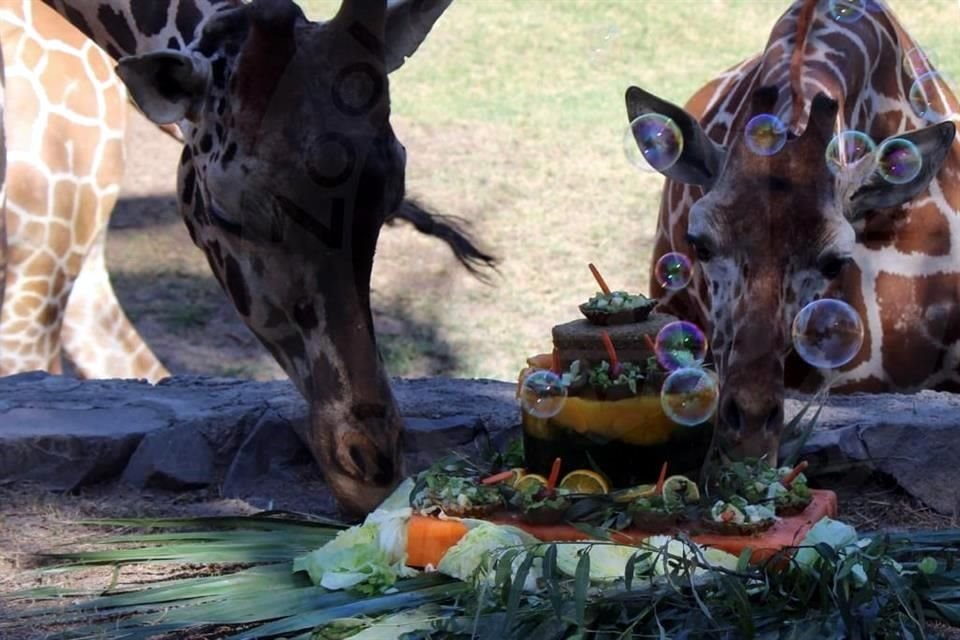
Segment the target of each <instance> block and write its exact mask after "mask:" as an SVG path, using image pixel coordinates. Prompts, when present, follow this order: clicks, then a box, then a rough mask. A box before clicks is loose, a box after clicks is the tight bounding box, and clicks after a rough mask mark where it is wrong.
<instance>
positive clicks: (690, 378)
mask: <svg viewBox="0 0 960 640" xmlns="http://www.w3.org/2000/svg"><path fill="white" fill-rule="evenodd" d="M719 397H720V387H719V385H718V384H717V379H716V378H715V377H714V376H712V375H710V373H709V372H707V371H705V370H703V369H701V368H699V367H683V368H681V369H677V370H676V371H674V372H673V373H671V374H670V375H669V376H667V379H666V380H664V381H663V386H662V387H661V388H660V406H661V407H663V412H664V413H665V414H666V415H667V417H668V418H670V419H671V420H673V421H674V422H676V423H677V424H681V425H683V426H685V427H692V426H694V425H697V424H701V423H703V422H706V421H707V420H709V419H710V417H711V416H712V415H713V413H714V412H715V411H716V410H717V400H718V399H719Z"/></svg>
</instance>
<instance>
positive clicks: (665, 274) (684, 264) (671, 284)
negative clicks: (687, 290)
mask: <svg viewBox="0 0 960 640" xmlns="http://www.w3.org/2000/svg"><path fill="white" fill-rule="evenodd" d="M653 272H654V275H655V276H656V278H657V282H658V283H659V284H660V286H661V287H663V288H664V289H666V290H668V291H679V290H680V289H683V288H684V287H686V286H687V285H688V284H690V278H691V277H693V270H692V268H691V267H690V260H689V258H687V256H685V255H683V254H682V253H676V252H670V253H665V254H663V255H662V256H660V259H659V260H657V264H656V265H655V266H654V268H653Z"/></svg>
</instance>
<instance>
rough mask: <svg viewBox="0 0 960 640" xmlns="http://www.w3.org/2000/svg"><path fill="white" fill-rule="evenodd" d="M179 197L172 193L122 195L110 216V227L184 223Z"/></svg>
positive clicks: (140, 226) (142, 226) (125, 227)
mask: <svg viewBox="0 0 960 640" xmlns="http://www.w3.org/2000/svg"><path fill="white" fill-rule="evenodd" d="M182 224H183V221H182V220H181V218H180V214H179V213H178V212H177V197H176V195H175V194H174V193H173V192H171V193H163V194H157V195H149V196H121V197H120V199H119V200H117V204H116V206H115V207H114V208H113V215H112V216H111V217H110V227H109V228H110V229H130V230H135V229H149V228H153V227H167V226H170V225H182Z"/></svg>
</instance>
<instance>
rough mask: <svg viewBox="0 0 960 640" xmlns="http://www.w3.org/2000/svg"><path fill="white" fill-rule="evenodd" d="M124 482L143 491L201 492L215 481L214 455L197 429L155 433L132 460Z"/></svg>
mask: <svg viewBox="0 0 960 640" xmlns="http://www.w3.org/2000/svg"><path fill="white" fill-rule="evenodd" d="M123 481H124V482H126V483H128V484H132V485H133V486H135V487H138V488H141V489H166V490H169V491H178V490H182V489H199V488H202V487H205V486H207V485H209V484H210V483H211V482H213V481H214V476H213V452H212V451H211V450H210V445H209V444H208V443H207V439H206V438H204V437H203V435H202V434H201V433H200V432H199V431H198V430H196V429H195V428H192V427H176V428H172V429H162V430H159V431H153V432H151V433H148V434H147V435H146V436H144V438H143V440H142V441H141V442H140V446H138V447H137V450H136V451H135V452H134V454H133V456H132V457H131V458H130V462H129V464H127V467H126V469H124V470H123Z"/></svg>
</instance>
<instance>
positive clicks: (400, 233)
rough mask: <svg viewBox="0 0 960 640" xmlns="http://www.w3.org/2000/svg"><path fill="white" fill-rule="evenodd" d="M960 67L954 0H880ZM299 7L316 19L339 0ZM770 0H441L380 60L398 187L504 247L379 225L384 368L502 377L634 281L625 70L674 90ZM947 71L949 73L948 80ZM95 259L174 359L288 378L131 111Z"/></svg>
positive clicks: (158, 346) (761, 31)
mask: <svg viewBox="0 0 960 640" xmlns="http://www.w3.org/2000/svg"><path fill="white" fill-rule="evenodd" d="M888 3H889V4H890V6H891V7H892V8H893V10H894V12H895V13H896V14H897V15H898V16H899V18H900V20H901V22H902V23H903V24H904V25H905V26H906V28H907V29H908V31H910V32H911V33H912V35H913V36H914V38H915V39H917V40H918V41H919V42H920V44H921V45H922V46H923V47H924V48H925V49H927V50H928V51H929V52H932V57H933V59H934V61H935V63H936V64H937V66H938V67H939V68H940V70H941V71H943V72H944V73H945V74H947V75H948V76H949V77H951V78H953V79H956V78H958V77H960V37H958V36H957V33H958V29H960V1H958V0H924V1H923V2H917V1H916V0H888ZM300 4H301V6H303V8H304V9H305V11H307V12H308V13H309V14H310V15H311V17H313V18H315V19H322V18H325V17H327V16H329V15H331V14H332V13H333V12H334V11H335V10H336V7H337V6H338V4H339V3H338V2H337V1H336V0H306V1H301V3H300ZM788 5H789V2H786V1H782V2H781V1H778V0H623V1H620V0H455V2H454V3H453V5H452V6H451V8H450V9H448V10H447V12H446V14H445V15H444V17H443V18H441V20H440V21H439V22H438V24H437V25H436V27H435V28H434V30H433V32H432V33H431V34H430V37H429V38H428V39H427V42H426V43H425V44H424V45H423V46H422V47H421V48H420V50H419V51H418V52H417V53H416V55H415V56H414V57H413V58H412V59H411V60H409V61H408V62H407V64H406V65H405V66H404V67H403V68H401V69H400V70H398V71H397V72H396V73H394V74H393V75H392V76H391V93H392V99H393V116H392V122H393V127H394V130H395V131H396V133H397V136H398V138H399V139H400V140H401V141H402V142H403V144H404V145H405V146H406V147H407V152H408V164H407V192H408V195H410V196H412V197H414V198H416V199H417V200H419V201H421V202H422V203H423V204H424V205H426V206H427V207H428V208H430V209H432V210H434V211H437V212H439V213H443V214H448V215H454V216H458V217H461V218H463V219H465V220H466V221H468V222H469V223H470V225H471V231H472V232H473V233H474V235H475V236H476V238H477V239H478V240H479V241H480V242H481V243H482V245H483V247H484V248H486V249H488V250H490V251H492V252H493V253H494V254H496V255H497V256H498V257H500V258H501V259H502V263H501V265H500V268H499V273H496V274H491V275H492V282H491V284H489V285H488V284H483V283H480V282H478V281H476V280H475V279H474V278H473V277H472V276H470V275H469V274H468V273H467V272H466V271H464V270H463V269H462V268H460V267H459V265H458V264H457V262H456V261H455V260H454V259H453V257H452V255H451V253H450V251H449V250H448V249H447V248H446V246H445V245H443V244H442V243H441V242H439V241H438V240H434V239H429V238H425V237H423V236H421V235H420V234H419V233H417V232H415V231H413V230H412V229H411V228H409V227H408V226H406V225H398V226H397V227H387V228H385V229H384V231H383V233H382V234H381V240H380V246H379V249H378V253H377V259H376V262H375V266H374V278H373V288H374V292H373V302H374V313H375V322H376V325H377V330H378V334H379V340H380V342H381V348H382V350H383V352H384V356H385V358H386V360H387V366H388V369H389V371H390V372H391V374H393V375H395V376H404V377H416V376H424V375H446V376H457V377H485V378H498V379H505V380H510V379H515V377H516V374H517V372H518V370H519V368H520V367H522V366H523V363H524V361H525V359H526V357H527V356H528V355H531V354H534V353H538V352H541V351H543V350H546V349H548V348H549V346H550V344H551V339H550V329H551V327H552V326H553V325H555V324H557V323H560V322H564V321H567V320H572V319H575V318H577V317H579V312H578V311H577V305H578V304H579V303H580V302H582V301H584V300H586V299H587V298H588V297H589V296H591V295H592V294H593V293H594V292H595V290H596V285H595V283H594V281H593V279H592V277H591V276H590V272H589V271H588V269H587V263H588V262H593V263H595V264H596V265H597V267H598V268H599V269H600V271H601V272H602V273H603V274H604V276H605V277H606V279H607V282H608V283H609V284H610V286H611V287H612V288H614V289H627V290H630V291H631V292H641V293H647V284H648V274H649V270H650V255H651V252H652V239H653V235H654V231H655V226H656V220H657V210H658V204H659V191H660V187H661V184H662V179H661V178H659V177H658V176H656V175H653V174H645V173H641V172H640V171H638V170H637V169H635V168H634V167H633V166H632V165H630V164H629V163H628V162H627V161H626V159H625V157H624V152H623V136H624V132H625V130H626V126H627V117H626V112H625V109H624V103H623V94H624V91H625V90H626V88H627V87H628V86H629V85H631V84H636V85H638V86H641V87H643V88H645V89H647V90H650V91H652V92H654V93H656V94H658V95H660V96H662V97H664V98H666V99H668V100H671V101H674V102H676V103H678V104H683V103H684V102H685V101H686V100H687V98H688V97H689V96H690V95H691V94H692V93H693V92H694V91H695V90H696V89H697V88H699V87H700V86H701V85H702V84H704V83H705V82H707V81H708V80H709V79H711V78H712V77H713V76H714V75H715V74H717V73H719V72H721V71H723V70H724V69H726V68H727V67H730V66H732V65H734V64H736V63H737V62H739V61H740V60H742V59H743V58H744V57H747V56H749V55H752V54H754V53H757V52H758V51H760V50H761V49H762V47H763V45H764V43H765V42H766V40H767V36H768V34H769V31H770V28H771V27H772V26H773V23H774V21H775V20H776V19H777V18H778V17H779V16H780V15H781V14H782V13H783V11H784V10H785V9H786V7H787V6H788ZM954 87H956V84H955V83H954ZM128 152H129V165H128V172H127V178H126V183H125V187H124V190H123V193H122V194H121V198H122V200H121V202H120V204H119V205H118V209H117V211H116V212H115V214H114V218H113V223H112V225H111V226H112V231H111V235H110V239H109V244H108V264H109V267H110V270H111V273H112V275H113V279H114V283H115V286H116V288H117V291H118V295H119V298H120V301H121V304H122V305H123V306H124V308H125V309H126V311H127V313H128V314H129V315H130V317H131V319H132V320H133V321H134V323H135V324H136V325H137V327H138V328H139V329H140V331H141V332H142V333H143V335H144V337H145V338H146V339H147V341H148V342H149V343H150V345H151V346H152V347H153V349H154V350H155V352H156V353H157V355H158V356H159V357H160V358H161V359H162V360H163V361H164V363H165V364H166V365H167V366H168V367H169V368H170V369H171V370H172V371H173V372H174V373H175V374H183V373H201V374H210V375H226V376H238V377H245V378H256V379H270V378H282V377H284V376H283V373H282V371H281V370H280V368H279V367H278V366H277V365H276V364H275V363H274V361H273V359H272V358H271V357H270V355H269V354H268V353H267V352H266V351H265V350H264V349H263V348H262V347H261V346H260V345H259V343H257V342H256V340H255V339H254V338H253V336H252V335H251V334H250V333H249V331H247V329H246V327H245V326H244V325H243V323H242V322H240V320H239V319H238V317H237V315H236V313H235V311H234V309H233V306H232V305H231V304H230V303H229V302H228V301H227V300H226V298H225V296H224V295H223V293H222V292H221V291H220V289H219V286H218V285H217V283H216V281H215V280H214V278H213V276H212V275H211V274H210V270H209V267H208V266H207V264H206V261H205V259H204V257H203V255H202V254H201V252H200V251H199V250H198V249H196V248H195V247H194V246H193V244H192V243H191V241H190V239H189V237H188V236H187V232H186V229H185V228H184V226H183V223H182V222H181V221H180V218H179V216H178V214H177V212H176V208H175V201H174V196H173V190H174V185H175V168H176V162H177V157H178V155H179V148H178V145H177V144H176V143H175V142H173V141H172V140H169V139H167V138H165V137H164V136H163V135H162V134H160V133H158V132H157V131H156V129H155V128H154V127H152V126H151V125H150V124H149V123H147V122H146V121H145V120H144V119H143V118H142V117H141V116H139V115H138V114H136V113H135V112H134V111H132V110H131V126H130V131H129V134H128Z"/></svg>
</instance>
